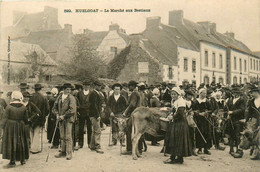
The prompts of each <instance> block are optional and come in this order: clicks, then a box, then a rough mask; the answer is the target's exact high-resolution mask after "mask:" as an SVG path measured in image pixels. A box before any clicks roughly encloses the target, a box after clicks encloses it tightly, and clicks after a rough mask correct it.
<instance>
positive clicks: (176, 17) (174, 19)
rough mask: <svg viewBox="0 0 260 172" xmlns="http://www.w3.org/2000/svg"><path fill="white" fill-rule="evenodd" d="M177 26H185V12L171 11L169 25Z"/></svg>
mask: <svg viewBox="0 0 260 172" xmlns="http://www.w3.org/2000/svg"><path fill="white" fill-rule="evenodd" d="M177 24H182V25H183V10H173V11H169V25H171V26H174V25H177Z"/></svg>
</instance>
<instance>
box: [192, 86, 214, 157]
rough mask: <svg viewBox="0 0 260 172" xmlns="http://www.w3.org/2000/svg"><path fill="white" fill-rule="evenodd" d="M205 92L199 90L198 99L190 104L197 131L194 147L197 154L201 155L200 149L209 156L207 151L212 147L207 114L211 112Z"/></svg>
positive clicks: (203, 89) (202, 89)
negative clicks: (196, 149)
mask: <svg viewBox="0 0 260 172" xmlns="http://www.w3.org/2000/svg"><path fill="white" fill-rule="evenodd" d="M206 96H207V90H206V89H205V88H201V89H200V90H199V97H198V98H197V99H196V100H195V101H194V103H193V104H192V109H193V110H194V120H195V121H196V123H197V127H198V130H200V132H201V133H200V132H199V131H198V130H197V131H196V134H195V135H196V147H197V148H198V152H197V153H198V154H202V148H204V153H205V154H208V155H210V152H209V149H210V148H211V147H212V143H211V126H210V124H209V121H208V120H207V118H208V115H209V114H208V112H209V111H211V103H210V101H209V100H208V99H207V98H206Z"/></svg>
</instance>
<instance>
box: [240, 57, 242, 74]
mask: <svg viewBox="0 0 260 172" xmlns="http://www.w3.org/2000/svg"><path fill="white" fill-rule="evenodd" d="M239 71H240V72H242V59H239Z"/></svg>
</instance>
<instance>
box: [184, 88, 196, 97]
mask: <svg viewBox="0 0 260 172" xmlns="http://www.w3.org/2000/svg"><path fill="white" fill-rule="evenodd" d="M184 91H185V94H186V95H192V96H193V95H194V93H193V91H192V90H191V89H187V90H184Z"/></svg>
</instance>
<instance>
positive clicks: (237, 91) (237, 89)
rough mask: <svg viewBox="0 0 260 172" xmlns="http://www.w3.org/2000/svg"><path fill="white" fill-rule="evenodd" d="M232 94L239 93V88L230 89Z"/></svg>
mask: <svg viewBox="0 0 260 172" xmlns="http://www.w3.org/2000/svg"><path fill="white" fill-rule="evenodd" d="M231 91H232V93H241V88H240V87H239V86H233V87H232V90H231Z"/></svg>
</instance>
